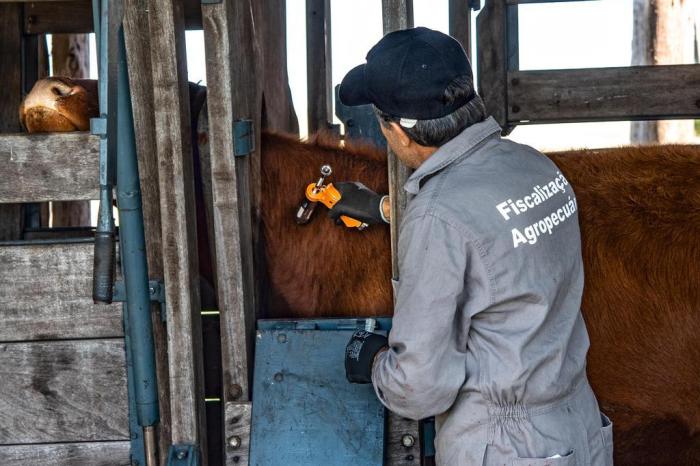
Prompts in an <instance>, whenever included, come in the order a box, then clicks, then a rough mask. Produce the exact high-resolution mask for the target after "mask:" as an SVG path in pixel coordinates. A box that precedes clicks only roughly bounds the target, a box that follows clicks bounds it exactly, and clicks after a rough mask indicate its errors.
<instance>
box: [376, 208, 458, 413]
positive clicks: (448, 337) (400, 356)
mask: <svg viewBox="0 0 700 466" xmlns="http://www.w3.org/2000/svg"><path fill="white" fill-rule="evenodd" d="M469 250H470V248H469V243H468V242H467V240H466V239H465V237H464V236H463V235H462V234H461V233H460V232H459V231H457V230H456V229H455V228H453V227H452V226H450V225H448V224H447V223H445V222H444V221H442V220H440V219H439V218H436V217H434V216H432V215H426V216H424V217H421V218H418V219H414V220H412V221H411V222H410V223H407V224H405V225H404V228H403V229H402V231H401V237H400V244H399V259H400V263H399V278H400V282H399V285H398V293H397V296H396V305H395V308H394V319H393V323H392V329H391V332H390V333H389V345H390V349H389V350H388V351H384V352H382V353H380V354H379V355H378V356H377V358H376V360H375V363H374V366H373V368H372V382H373V385H374V387H375V391H376V392H377V396H378V397H379V399H380V400H381V401H382V403H384V405H385V406H386V407H387V408H388V409H390V410H391V411H393V412H395V413H397V414H399V415H401V416H404V417H407V418H410V419H422V418H425V417H429V416H434V415H437V414H440V413H443V412H445V411H446V410H447V409H449V407H450V406H452V403H454V400H455V398H456V397H457V394H458V392H459V389H460V388H461V387H462V385H463V384H464V381H465V377H466V345H465V344H464V343H460V342H464V341H465V338H464V336H465V335H466V333H467V332H468V330H469V325H470V319H469V316H464V315H462V312H461V311H460V308H462V305H463V303H464V300H465V296H464V294H465V276H466V270H467V264H468V261H469V255H470V254H469Z"/></svg>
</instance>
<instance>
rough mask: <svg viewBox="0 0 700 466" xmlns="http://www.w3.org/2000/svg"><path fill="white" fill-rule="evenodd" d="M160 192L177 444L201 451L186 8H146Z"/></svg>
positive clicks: (162, 0)
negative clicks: (185, 28) (184, 12)
mask: <svg viewBox="0 0 700 466" xmlns="http://www.w3.org/2000/svg"><path fill="white" fill-rule="evenodd" d="M148 10H149V17H150V18H149V25H150V48H151V66H152V76H153V108H154V114H155V129H156V148H157V151H156V152H157V154H158V170H159V174H158V181H159V189H160V208H161V212H162V216H161V230H162V233H161V234H162V238H163V274H164V279H165V294H166V301H167V303H168V305H167V317H168V354H169V373H170V395H171V405H170V412H171V417H172V418H171V426H172V441H173V443H188V444H196V445H199V446H200V448H201V449H202V457H203V458H204V461H205V462H204V464H206V435H205V431H206V419H205V417H206V414H205V408H204V387H203V385H204V383H203V379H204V372H203V361H202V328H201V317H200V297H199V273H198V260H197V248H196V244H197V235H196V230H195V225H194V222H193V221H192V220H193V219H194V218H195V206H194V179H193V168H192V147H191V129H190V114H189V113H190V112H189V97H188V87H187V63H186V57H185V30H184V14H183V10H182V4H181V3H180V2H178V1H171V0H150V1H149V2H148Z"/></svg>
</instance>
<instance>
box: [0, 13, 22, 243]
mask: <svg viewBox="0 0 700 466" xmlns="http://www.w3.org/2000/svg"><path fill="white" fill-rule="evenodd" d="M20 18H21V5H20V4H14V3H0V44H2V45H1V46H0V70H2V86H0V133H16V132H19V129H20V124H19V118H18V116H17V109H18V108H19V104H20V102H21V98H22V62H21V57H22V43H21V37H22V28H21V21H20ZM21 235H22V206H21V205H20V204H2V205H0V241H2V240H15V239H19V238H20V237H21Z"/></svg>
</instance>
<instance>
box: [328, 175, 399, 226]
mask: <svg viewBox="0 0 700 466" xmlns="http://www.w3.org/2000/svg"><path fill="white" fill-rule="evenodd" d="M333 186H335V188H336V189H337V190H338V191H339V192H340V197H341V198H340V201H338V203H337V204H336V205H334V206H333V208H332V209H331V210H329V211H328V216H329V217H330V218H332V219H333V220H335V223H337V224H340V222H341V220H340V216H341V215H345V216H348V217H350V218H354V219H355V220H359V221H361V222H364V223H366V224H368V225H375V224H377V223H389V220H388V217H386V215H385V212H386V211H385V203H386V204H388V202H387V201H388V196H382V195H380V194H377V193H375V192H374V191H372V190H371V189H369V188H368V187H367V186H365V185H363V184H362V183H358V182H356V181H355V182H348V183H333Z"/></svg>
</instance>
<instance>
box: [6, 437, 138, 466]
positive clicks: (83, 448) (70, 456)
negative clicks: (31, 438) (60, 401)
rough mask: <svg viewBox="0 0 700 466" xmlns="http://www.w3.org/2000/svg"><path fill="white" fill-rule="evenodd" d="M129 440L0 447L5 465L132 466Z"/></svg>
mask: <svg viewBox="0 0 700 466" xmlns="http://www.w3.org/2000/svg"><path fill="white" fill-rule="evenodd" d="M130 456H131V444H130V442H128V441H117V442H85V443H50V444H32V445H8V446H0V464H2V465H3V466H35V465H40V464H50V465H52V466H130V465H131V458H130Z"/></svg>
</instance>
